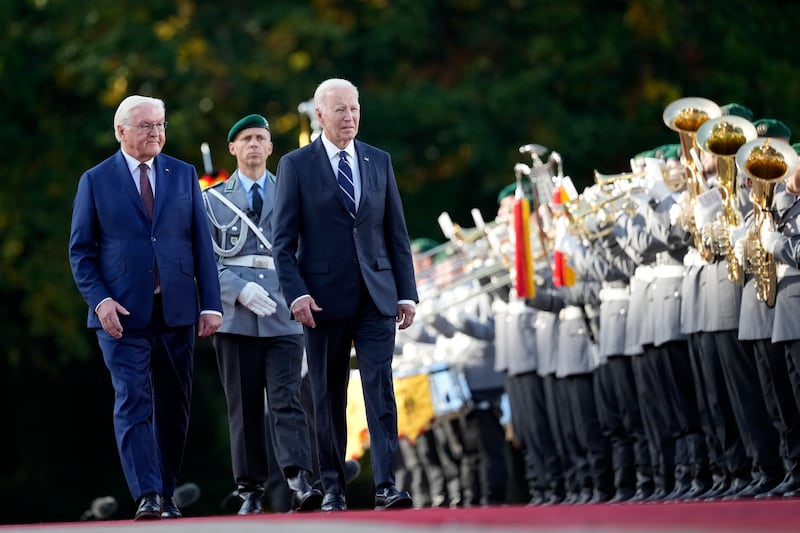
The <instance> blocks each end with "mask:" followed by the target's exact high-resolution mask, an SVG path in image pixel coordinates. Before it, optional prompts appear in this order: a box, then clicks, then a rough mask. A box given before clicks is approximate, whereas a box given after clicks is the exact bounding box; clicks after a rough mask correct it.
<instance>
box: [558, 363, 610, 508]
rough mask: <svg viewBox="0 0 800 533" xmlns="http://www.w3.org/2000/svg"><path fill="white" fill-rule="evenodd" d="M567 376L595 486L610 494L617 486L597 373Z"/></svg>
mask: <svg viewBox="0 0 800 533" xmlns="http://www.w3.org/2000/svg"><path fill="white" fill-rule="evenodd" d="M565 379H566V380H567V383H568V384H569V390H570V395H569V399H570V407H571V409H572V416H573V421H574V424H575V433H576V435H577V438H578V443H579V445H580V447H581V448H582V449H583V450H584V454H585V457H586V461H587V462H588V466H589V474H590V476H591V480H592V487H593V488H594V489H595V490H600V491H603V492H605V493H607V494H611V493H613V485H614V477H613V471H612V468H611V447H610V445H609V442H608V440H607V439H606V436H605V435H604V434H603V427H602V426H601V424H600V417H599V415H598V414H597V408H598V406H597V398H596V396H595V390H594V379H595V378H594V372H587V373H585V374H575V375H572V376H568V377H566V378H565Z"/></svg>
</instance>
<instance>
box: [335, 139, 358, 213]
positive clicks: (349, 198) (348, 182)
mask: <svg viewBox="0 0 800 533" xmlns="http://www.w3.org/2000/svg"><path fill="white" fill-rule="evenodd" d="M336 181H338V182H339V188H340V189H341V190H342V197H343V198H344V203H345V204H347V210H348V211H350V216H351V217H353V218H356V191H355V188H354V187H353V169H351V168H350V164H349V163H348V162H347V152H345V151H344V150H342V151H341V152H339V172H337V173H336Z"/></svg>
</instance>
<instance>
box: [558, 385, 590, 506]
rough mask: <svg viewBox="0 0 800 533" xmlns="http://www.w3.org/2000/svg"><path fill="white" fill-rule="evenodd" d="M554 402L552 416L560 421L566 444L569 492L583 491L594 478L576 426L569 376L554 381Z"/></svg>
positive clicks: (565, 460)
mask: <svg viewBox="0 0 800 533" xmlns="http://www.w3.org/2000/svg"><path fill="white" fill-rule="evenodd" d="M553 392H554V404H553V405H552V406H551V410H552V415H551V418H555V419H556V420H557V421H558V427H559V428H560V430H561V438H562V441H563V445H564V464H565V474H567V480H566V482H567V483H568V484H567V485H566V489H567V492H581V491H582V490H583V489H590V490H591V488H592V478H591V473H590V471H589V462H588V461H587V459H586V450H585V449H584V448H583V447H582V446H581V443H580V439H579V438H578V430H577V427H576V424H577V422H576V420H575V413H574V411H573V410H572V400H571V396H572V390H571V388H570V384H569V382H568V381H567V378H555V379H554V381H553Z"/></svg>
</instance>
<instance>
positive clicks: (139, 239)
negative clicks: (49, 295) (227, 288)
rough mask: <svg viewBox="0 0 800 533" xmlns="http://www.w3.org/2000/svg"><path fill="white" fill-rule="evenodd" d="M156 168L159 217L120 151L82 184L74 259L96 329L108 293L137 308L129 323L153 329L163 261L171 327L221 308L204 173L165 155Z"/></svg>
mask: <svg viewBox="0 0 800 533" xmlns="http://www.w3.org/2000/svg"><path fill="white" fill-rule="evenodd" d="M153 166H154V169H155V173H156V174H155V175H156V189H155V208H154V211H153V220H152V222H151V221H150V220H149V219H148V217H147V213H146V212H145V209H144V205H143V204H142V200H141V198H140V196H139V193H138V191H137V189H136V185H135V184H134V182H133V179H132V178H131V173H130V171H129V170H128V166H127V165H126V163H125V158H124V157H123V155H122V152H121V151H120V152H117V153H116V154H115V155H113V156H111V157H110V158H108V159H106V160H105V161H103V162H102V163H100V164H99V165H97V166H96V167H94V168H92V169H90V170H87V171H86V172H85V173H84V174H83V176H81V179H80V182H79V183H78V192H77V194H76V195H75V201H74V204H73V212H72V228H71V232H70V240H69V257H70V265H71V267H72V272H73V276H74V278H75V283H76V284H77V286H78V290H79V291H80V293H81V295H83V298H84V299H85V300H86V303H88V304H89V313H88V320H87V325H88V327H90V328H100V327H101V325H100V321H99V319H98V317H97V315H96V314H95V312H94V310H95V308H96V307H97V305H98V304H99V303H100V302H101V301H102V300H104V299H106V298H108V297H111V298H113V299H114V300H116V301H117V302H119V303H120V304H121V305H122V306H124V307H125V308H126V309H128V311H130V313H131V314H130V316H122V315H120V321H121V323H122V326H123V328H125V327H129V328H137V329H138V328H142V327H144V326H146V325H147V324H148V323H149V321H150V316H151V312H152V305H153V288H154V286H155V266H156V263H158V274H159V278H160V285H161V293H162V295H163V304H164V320H165V321H166V323H167V324H168V325H169V326H188V325H192V324H195V323H196V322H197V319H198V316H199V312H200V310H201V309H203V310H214V311H219V312H222V304H221V302H220V291H219V281H218V279H217V265H216V261H215V258H214V251H213V248H212V245H211V234H210V232H209V230H208V222H207V220H206V211H205V207H204V205H203V200H202V196H201V193H200V185H199V183H198V180H197V172H196V171H195V169H194V167H193V166H191V165H189V164H187V163H185V162H183V161H179V160H178V159H175V158H173V157H170V156H167V155H163V154H161V155H158V156H156V158H155V160H154V163H153ZM198 295H199V300H200V301H199V305H198Z"/></svg>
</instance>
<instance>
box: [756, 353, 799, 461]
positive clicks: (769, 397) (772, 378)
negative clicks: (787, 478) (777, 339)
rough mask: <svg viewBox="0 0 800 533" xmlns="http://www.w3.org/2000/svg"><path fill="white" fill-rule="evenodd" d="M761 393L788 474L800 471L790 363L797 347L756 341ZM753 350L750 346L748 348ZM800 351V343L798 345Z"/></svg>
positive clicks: (796, 409)
mask: <svg viewBox="0 0 800 533" xmlns="http://www.w3.org/2000/svg"><path fill="white" fill-rule="evenodd" d="M750 344H752V349H753V350H754V354H755V358H756V366H757V367H758V375H759V379H760V381H761V390H762V391H764V401H765V403H766V406H767V410H768V411H769V412H770V418H771V419H772V424H773V426H774V427H775V430H776V431H777V432H778V435H779V437H780V448H781V457H782V458H783V462H784V467H785V468H786V470H787V471H788V470H796V469H798V468H800V465H799V464H798V462H800V412H799V411H798V404H797V403H796V402H795V397H794V393H793V391H792V383H791V375H792V373H791V372H790V371H789V362H790V357H791V349H792V348H791V346H792V344H794V343H778V344H773V343H772V342H771V341H770V340H769V339H761V340H757V341H752V343H750ZM745 345H746V346H749V344H745ZM797 348H798V351H800V343H798V347H797Z"/></svg>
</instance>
